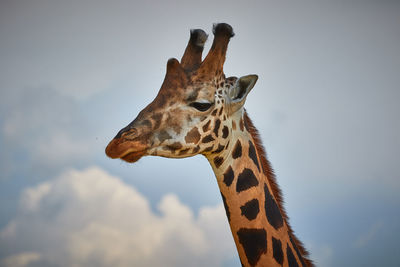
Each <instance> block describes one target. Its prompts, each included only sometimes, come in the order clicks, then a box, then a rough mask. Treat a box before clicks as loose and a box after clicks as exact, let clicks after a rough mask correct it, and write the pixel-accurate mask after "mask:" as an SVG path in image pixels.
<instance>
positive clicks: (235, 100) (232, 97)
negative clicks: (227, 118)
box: [228, 74, 258, 114]
mask: <svg viewBox="0 0 400 267" xmlns="http://www.w3.org/2000/svg"><path fill="white" fill-rule="evenodd" d="M257 79H258V76H257V75H255V74H252V75H246V76H243V77H240V78H239V79H238V80H237V81H236V83H235V85H234V86H233V87H232V88H230V90H229V91H228V101H229V102H228V103H229V105H230V110H231V112H230V113H231V114H232V113H234V112H236V111H237V110H238V109H240V108H241V107H242V106H243V105H244V102H245V101H246V97H247V95H248V94H249V93H250V91H251V89H253V87H254V85H255V84H256V82H257Z"/></svg>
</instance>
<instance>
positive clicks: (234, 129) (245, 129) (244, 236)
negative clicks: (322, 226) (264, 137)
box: [106, 23, 313, 267]
mask: <svg viewBox="0 0 400 267" xmlns="http://www.w3.org/2000/svg"><path fill="white" fill-rule="evenodd" d="M213 34H214V40H213V43H212V46H211V48H210V51H209V52H208V54H207V56H206V57H205V59H204V60H203V61H202V52H203V49H204V44H205V42H206V40H207V38H208V35H207V34H206V33H205V32H204V31H203V30H201V29H196V30H191V31H190V39H189V42H188V44H187V46H186V49H185V52H184V54H183V56H182V58H181V60H180V62H179V61H178V60H177V59H175V58H172V59H169V60H168V63H167V70H166V75H165V78H164V81H163V83H162V86H161V89H160V90H159V92H158V94H157V96H156V98H155V99H154V100H153V101H152V102H151V103H150V104H149V105H147V106H146V107H145V108H144V109H143V110H142V111H141V112H140V113H139V114H138V116H137V117H136V119H135V120H133V121H132V122H131V123H130V124H129V125H128V126H126V127H125V128H123V129H122V130H120V131H119V132H118V134H117V135H116V136H115V137H114V139H112V140H111V141H110V143H109V144H108V146H107V147H106V154H107V155H108V156H109V157H110V158H120V159H122V160H124V161H126V162H130V163H133V162H136V161H138V160H139V159H140V158H141V157H143V156H147V155H153V156H161V157H168V158H184V157H190V156H194V155H197V154H202V155H204V156H205V157H206V158H207V160H208V161H209V163H210V164H211V166H212V169H213V171H214V174H215V176H216V178H217V183H218V186H219V189H220V192H221V196H222V201H223V204H224V206H225V211H226V215H227V218H228V222H229V225H230V229H231V232H232V235H233V238H234V241H235V244H236V248H237V251H238V254H239V257H240V260H241V263H242V266H291V267H292V266H313V263H312V261H311V260H310V259H309V258H308V252H307V251H306V249H305V248H304V247H303V245H302V243H301V242H300V241H299V240H298V239H297V238H296V236H295V235H294V233H293V231H292V228H291V227H290V225H289V222H288V217H287V216H286V212H285V209H284V207H283V204H282V195H281V191H280V189H279V187H278V185H277V183H276V179H275V175H274V172H273V170H272V168H271V166H270V164H269V162H268V160H267V158H266V154H265V152H264V148H263V146H262V144H261V140H260V137H259V135H258V132H257V130H256V128H255V127H254V125H253V123H252V121H251V120H250V118H249V116H248V115H247V113H246V110H245V109H244V107H243V105H244V103H245V101H246V97H247V95H248V93H249V92H250V91H251V90H252V88H253V87H254V85H255V83H256V81H257V79H258V76H257V75H246V76H242V77H240V78H237V77H228V78H227V77H225V74H224V72H223V65H224V62H225V57H226V51H227V47H228V43H229V41H230V38H231V37H233V36H234V32H233V29H232V27H231V26H230V25H228V24H226V23H219V24H214V26H213Z"/></svg>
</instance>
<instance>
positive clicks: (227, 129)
mask: <svg viewBox="0 0 400 267" xmlns="http://www.w3.org/2000/svg"><path fill="white" fill-rule="evenodd" d="M228 135H229V128H228V127H227V126H226V125H225V126H224V128H223V129H222V138H224V139H226V138H227V137H228Z"/></svg>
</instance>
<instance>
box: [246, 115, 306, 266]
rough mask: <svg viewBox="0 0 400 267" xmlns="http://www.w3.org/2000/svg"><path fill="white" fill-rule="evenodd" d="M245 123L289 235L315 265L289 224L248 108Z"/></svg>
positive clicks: (304, 255)
mask: <svg viewBox="0 0 400 267" xmlns="http://www.w3.org/2000/svg"><path fill="white" fill-rule="evenodd" d="M244 124H245V127H246V129H247V131H249V133H250V135H251V136H252V137H253V140H254V143H255V147H256V150H257V154H258V156H259V157H260V161H261V166H262V169H263V172H264V175H265V176H266V177H267V179H268V182H269V184H270V186H271V190H272V192H273V194H274V196H275V198H276V201H277V203H278V206H279V209H280V210H281V214H282V217H283V218H284V220H285V222H286V225H287V227H288V229H289V236H291V237H292V239H293V241H294V243H295V245H296V246H297V248H298V250H299V252H300V254H301V257H302V258H303V260H304V263H305V264H306V265H307V266H314V264H313V262H312V261H311V260H310V259H309V252H308V251H307V250H306V249H305V247H304V245H303V243H302V242H301V241H300V240H299V239H298V238H297V237H296V235H295V234H294V232H293V230H292V227H291V226H290V224H289V218H288V216H287V214H286V210H285V207H284V205H283V204H284V200H283V196H282V191H281V189H280V188H279V185H278V183H277V182H276V176H275V173H274V170H273V169H272V167H271V164H270V163H269V161H268V159H267V156H266V155H267V154H266V153H265V149H264V146H263V144H262V142H261V138H260V134H259V133H258V130H257V129H256V127H254V124H253V122H252V121H251V119H250V117H249V115H248V114H247V111H246V110H245V112H244Z"/></svg>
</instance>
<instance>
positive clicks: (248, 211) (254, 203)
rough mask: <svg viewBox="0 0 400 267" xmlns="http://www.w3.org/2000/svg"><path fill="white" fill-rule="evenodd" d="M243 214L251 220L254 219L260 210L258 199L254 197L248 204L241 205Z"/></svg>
mask: <svg viewBox="0 0 400 267" xmlns="http://www.w3.org/2000/svg"><path fill="white" fill-rule="evenodd" d="M240 210H241V211H242V215H243V216H245V217H246V218H247V219H248V220H249V221H251V220H254V219H255V218H256V217H257V215H258V213H259V212H260V206H259V204H258V199H256V198H255V199H252V200H250V201H248V202H247V203H246V204H244V205H243V206H241V207H240Z"/></svg>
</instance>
